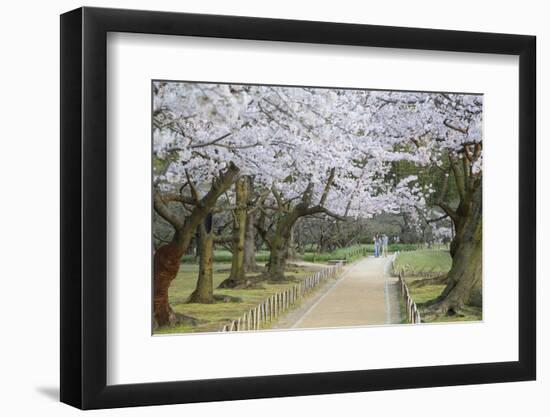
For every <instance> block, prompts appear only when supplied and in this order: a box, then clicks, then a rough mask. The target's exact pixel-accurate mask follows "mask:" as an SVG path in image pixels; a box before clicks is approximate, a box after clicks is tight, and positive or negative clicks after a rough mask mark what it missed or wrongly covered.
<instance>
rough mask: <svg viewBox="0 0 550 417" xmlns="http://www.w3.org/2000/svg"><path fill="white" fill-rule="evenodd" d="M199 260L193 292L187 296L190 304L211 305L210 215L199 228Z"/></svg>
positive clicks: (212, 296) (212, 297)
mask: <svg viewBox="0 0 550 417" xmlns="http://www.w3.org/2000/svg"><path fill="white" fill-rule="evenodd" d="M199 228H200V232H199V235H200V242H201V244H200V248H201V252H200V258H199V276H198V278H197V286H196V288H195V291H193V292H192V293H191V295H190V296H189V302H190V303H202V304H211V303H213V302H214V288H213V268H212V266H213V265H212V264H213V258H214V233H213V231H212V215H208V216H207V217H206V220H205V222H204V224H202V225H201V226H200V227H199Z"/></svg>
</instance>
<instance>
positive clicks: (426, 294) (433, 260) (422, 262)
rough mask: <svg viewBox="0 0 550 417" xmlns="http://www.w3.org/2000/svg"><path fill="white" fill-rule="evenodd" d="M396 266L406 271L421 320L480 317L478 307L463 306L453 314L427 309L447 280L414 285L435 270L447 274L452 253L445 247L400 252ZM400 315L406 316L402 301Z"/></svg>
mask: <svg viewBox="0 0 550 417" xmlns="http://www.w3.org/2000/svg"><path fill="white" fill-rule="evenodd" d="M395 267H396V270H397V271H399V270H404V271H405V272H406V277H405V282H406V283H407V286H408V287H409V292H410V295H411V297H412V299H413V300H414V302H415V303H416V305H417V307H418V308H419V310H420V315H421V317H422V321H425V322H427V323H430V322H437V323H441V322H456V321H480V320H481V319H482V310H481V308H479V307H473V306H464V307H463V308H462V309H460V311H458V312H457V314H456V315H453V316H428V315H425V314H423V313H425V309H424V306H425V305H426V303H429V302H430V301H433V300H435V299H436V298H438V297H439V296H440V295H441V293H442V292H443V290H444V289H445V284H429V285H422V286H416V285H411V284H413V283H414V282H415V281H417V280H422V279H425V278H427V277H428V276H427V275H429V276H433V275H434V274H446V273H447V272H449V270H450V269H451V256H450V255H449V253H448V252H447V251H443V250H419V251H414V252H407V253H400V254H399V256H398V257H397V259H396V261H395ZM401 304H402V306H401V317H402V318H403V320H406V319H405V314H406V313H405V306H404V303H403V302H401Z"/></svg>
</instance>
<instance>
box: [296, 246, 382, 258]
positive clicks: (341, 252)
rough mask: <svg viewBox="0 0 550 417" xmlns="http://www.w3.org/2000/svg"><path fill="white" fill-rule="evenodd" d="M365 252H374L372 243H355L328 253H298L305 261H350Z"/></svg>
mask: <svg viewBox="0 0 550 417" xmlns="http://www.w3.org/2000/svg"><path fill="white" fill-rule="evenodd" d="M367 252H374V247H373V245H355V246H350V247H348V248H339V249H336V250H334V251H332V252H328V253H316V252H306V253H304V254H303V255H300V258H302V260H304V261H306V262H329V261H336V260H348V261H352V260H354V259H356V258H357V257H358V256H362V255H363V254H366V253H367Z"/></svg>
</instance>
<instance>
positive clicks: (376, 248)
mask: <svg viewBox="0 0 550 417" xmlns="http://www.w3.org/2000/svg"><path fill="white" fill-rule="evenodd" d="M372 240H373V241H374V257H375V258H378V255H379V251H380V238H379V237H378V233H375V234H374V237H373V238H372Z"/></svg>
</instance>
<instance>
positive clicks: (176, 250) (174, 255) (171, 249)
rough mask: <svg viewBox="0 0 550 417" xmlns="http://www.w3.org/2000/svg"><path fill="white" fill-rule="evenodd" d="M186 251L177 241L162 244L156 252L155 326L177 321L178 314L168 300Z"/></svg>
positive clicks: (154, 262) (154, 261)
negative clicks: (171, 286)
mask: <svg viewBox="0 0 550 417" xmlns="http://www.w3.org/2000/svg"><path fill="white" fill-rule="evenodd" d="M182 249H183V250H182ZM184 253H185V248H182V247H181V246H180V245H178V243H177V241H173V242H170V243H168V244H166V245H164V246H161V247H160V248H159V249H158V250H157V251H156V252H155V256H154V259H153V264H154V280H155V288H154V296H153V309H154V321H155V327H157V326H163V325H168V324H174V323H176V321H177V316H176V314H175V313H174V311H173V310H172V307H170V303H169V302H168V288H169V287H170V283H171V282H172V280H173V279H174V278H175V277H176V275H177V273H178V271H179V268H180V259H181V257H182V255H183V254H184Z"/></svg>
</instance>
